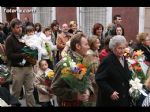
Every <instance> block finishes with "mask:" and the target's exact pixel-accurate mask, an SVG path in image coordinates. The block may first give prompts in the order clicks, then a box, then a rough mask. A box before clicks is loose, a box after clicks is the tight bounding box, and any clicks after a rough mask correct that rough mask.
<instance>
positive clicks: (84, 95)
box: [77, 93, 89, 102]
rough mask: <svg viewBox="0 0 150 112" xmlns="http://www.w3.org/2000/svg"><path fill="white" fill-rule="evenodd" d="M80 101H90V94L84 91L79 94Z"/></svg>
mask: <svg viewBox="0 0 150 112" xmlns="http://www.w3.org/2000/svg"><path fill="white" fill-rule="evenodd" d="M77 99H78V100H79V101H83V102H86V101H88V99H89V95H88V94H86V93H84V94H78V98H77Z"/></svg>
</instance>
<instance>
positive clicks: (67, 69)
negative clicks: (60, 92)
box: [61, 67, 71, 75]
mask: <svg viewBox="0 0 150 112" xmlns="http://www.w3.org/2000/svg"><path fill="white" fill-rule="evenodd" d="M61 73H62V75H69V74H70V73H71V69H70V68H68V67H65V68H63V69H62V70H61Z"/></svg>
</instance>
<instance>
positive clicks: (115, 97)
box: [111, 91, 119, 100]
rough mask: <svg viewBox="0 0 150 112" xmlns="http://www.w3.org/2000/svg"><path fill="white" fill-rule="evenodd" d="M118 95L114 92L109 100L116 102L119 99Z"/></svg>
mask: <svg viewBox="0 0 150 112" xmlns="http://www.w3.org/2000/svg"><path fill="white" fill-rule="evenodd" d="M118 94H119V93H118V92H116V91H114V92H113V94H112V95H111V99H112V100H118V99H119V96H118Z"/></svg>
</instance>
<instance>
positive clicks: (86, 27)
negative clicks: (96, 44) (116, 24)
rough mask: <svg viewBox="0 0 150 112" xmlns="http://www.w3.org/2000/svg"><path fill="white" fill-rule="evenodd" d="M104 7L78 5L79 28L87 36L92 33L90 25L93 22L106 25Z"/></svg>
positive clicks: (91, 25)
mask: <svg viewBox="0 0 150 112" xmlns="http://www.w3.org/2000/svg"><path fill="white" fill-rule="evenodd" d="M106 11H107V8H106V7H80V8H79V22H78V23H79V28H80V29H81V30H82V31H84V33H86V34H87V35H88V36H91V35H92V33H91V32H92V27H93V25H94V24H95V23H101V24H102V25H103V26H104V28H105V27H106V19H107V18H106Z"/></svg>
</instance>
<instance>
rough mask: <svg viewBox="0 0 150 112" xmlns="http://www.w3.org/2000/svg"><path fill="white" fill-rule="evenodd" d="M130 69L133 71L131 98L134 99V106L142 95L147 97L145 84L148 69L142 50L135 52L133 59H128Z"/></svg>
mask: <svg viewBox="0 0 150 112" xmlns="http://www.w3.org/2000/svg"><path fill="white" fill-rule="evenodd" d="M127 61H128V65H129V69H130V70H131V71H132V79H131V80H130V82H129V84H130V85H131V88H130V89H129V93H130V96H131V97H132V101H133V104H134V105H136V102H137V101H138V99H139V97H140V95H141V94H143V95H144V96H146V95H147V94H146V93H145V92H144V90H143V82H144V81H145V79H146V78H147V76H146V72H145V71H146V69H147V66H146V64H144V55H143V52H142V51H141V50H138V51H134V53H133V55H132V57H128V58H127Z"/></svg>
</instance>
